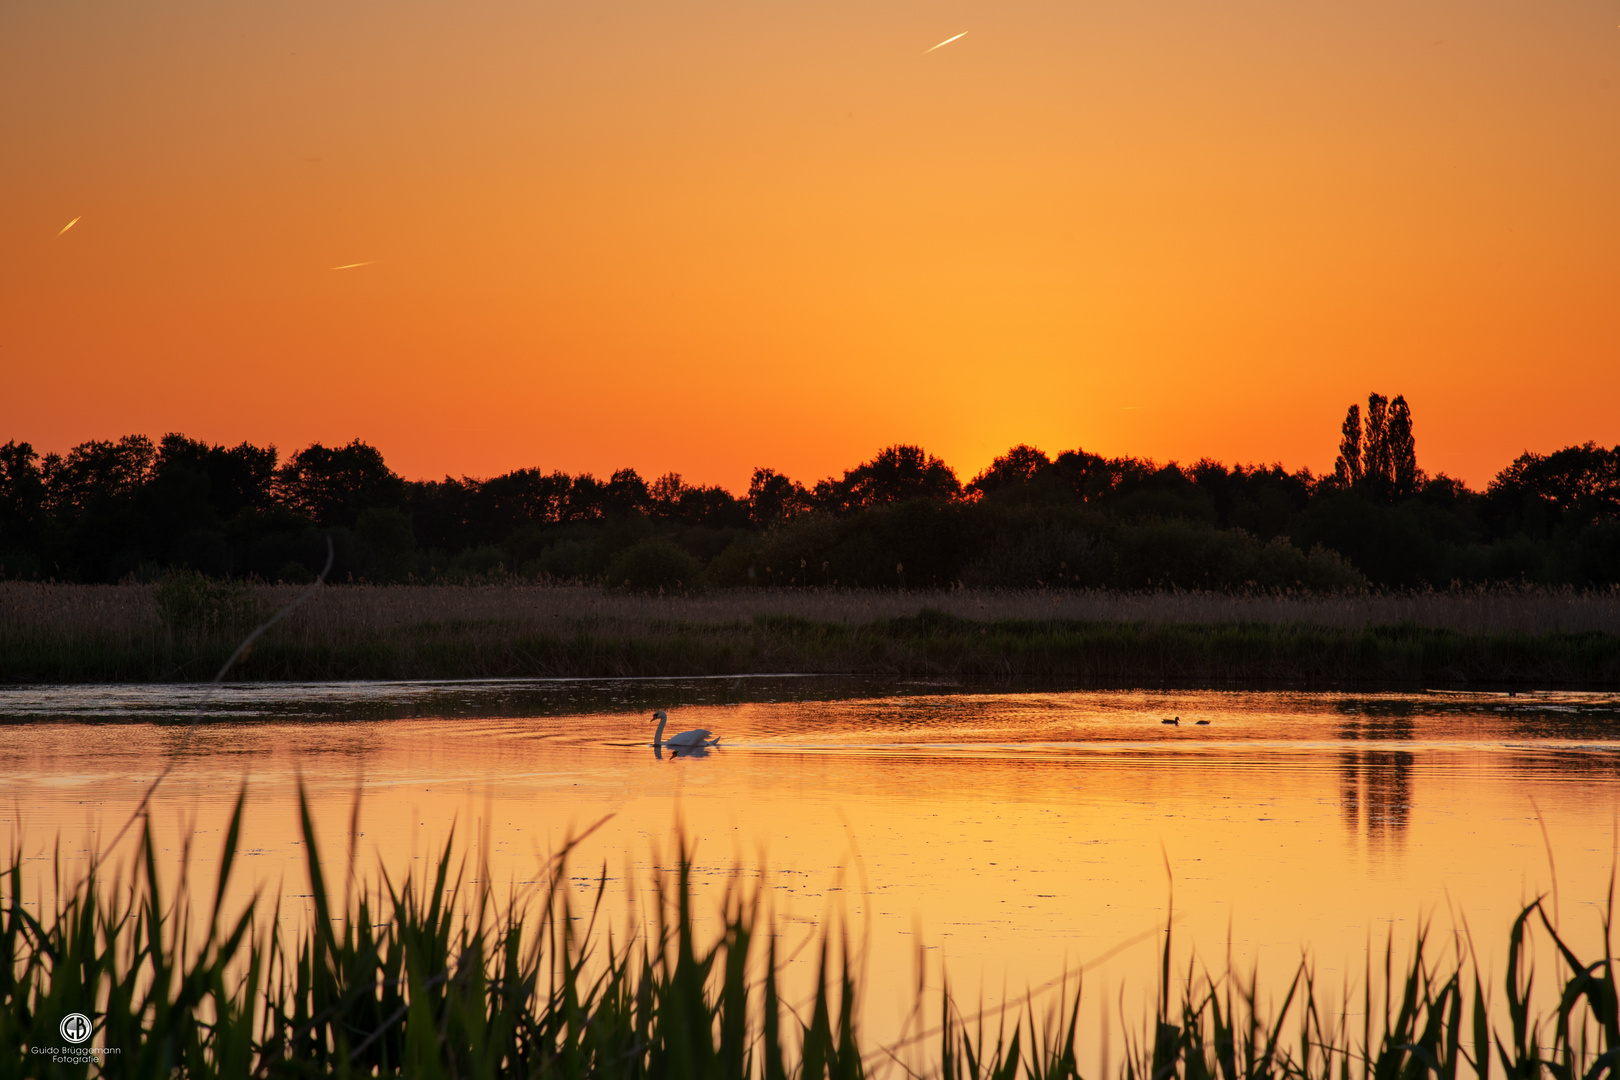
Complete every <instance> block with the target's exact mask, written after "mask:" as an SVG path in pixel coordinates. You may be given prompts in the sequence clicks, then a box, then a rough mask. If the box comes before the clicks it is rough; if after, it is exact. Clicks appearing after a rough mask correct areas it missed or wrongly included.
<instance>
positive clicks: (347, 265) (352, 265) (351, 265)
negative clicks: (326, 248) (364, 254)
mask: <svg viewBox="0 0 1620 1080" xmlns="http://www.w3.org/2000/svg"><path fill="white" fill-rule="evenodd" d="M375 264H376V260H375V259H373V260H372V261H371V262H363V263H344V264H343V265H342V266H334V267H332V269H333V270H353V269H354V268H355V267H357V266H373V265H375Z"/></svg>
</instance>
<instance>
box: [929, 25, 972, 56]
mask: <svg viewBox="0 0 1620 1080" xmlns="http://www.w3.org/2000/svg"><path fill="white" fill-rule="evenodd" d="M965 37H967V31H966V30H964V31H962V32H961V33H960V34H957V35H956V37H948V38H946V39H945V40H944V41H942V42H940V43H939V44H938V45H935V46H934V49H938V48H940V47H941V46H945V45H949V44H950V43H951V42H953V41H955V40H956V38H965ZM934 49H924V50H923V55H924V56H927V55H928V54H929V53H931V52H933V51H934Z"/></svg>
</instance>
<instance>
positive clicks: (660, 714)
mask: <svg viewBox="0 0 1620 1080" xmlns="http://www.w3.org/2000/svg"><path fill="white" fill-rule="evenodd" d="M652 718H653V719H654V720H668V719H669V714H668V713H667V712H665V711H664V710H663V709H659V710H658V711H657V712H655V713H653V716H652Z"/></svg>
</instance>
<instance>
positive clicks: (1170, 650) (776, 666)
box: [0, 610, 1620, 689]
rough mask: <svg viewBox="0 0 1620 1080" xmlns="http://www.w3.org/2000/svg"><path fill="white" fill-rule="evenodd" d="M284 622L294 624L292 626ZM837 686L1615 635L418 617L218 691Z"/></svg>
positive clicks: (1304, 664) (5, 664)
mask: <svg viewBox="0 0 1620 1080" xmlns="http://www.w3.org/2000/svg"><path fill="white" fill-rule="evenodd" d="M289 622H290V620H289ZM242 636H243V635H242V634H240V633H238V632H236V631H235V630H234V629H232V630H230V631H228V632H225V631H213V632H207V631H192V632H184V631H173V630H169V629H166V628H163V627H155V628H152V629H147V630H139V631H127V630H126V631H122V632H120V631H115V630H103V629H98V628H96V627H93V626H85V627H80V628H77V629H75V630H73V631H71V632H69V631H66V630H58V631H57V632H54V633H19V632H17V631H16V630H15V629H11V628H7V629H5V630H0V685H40V684H82V683H153V682H158V683H199V682H207V681H209V680H210V679H212V678H213V676H214V673H215V672H216V671H218V670H219V668H220V667H221V665H223V664H224V662H225V661H226V659H227V658H228V657H229V656H230V655H231V653H232V652H233V651H234V650H235V648H236V647H237V645H238V643H239V642H240V641H241V638H242ZM784 673H792V674H801V675H850V676H881V677H892V678H948V679H954V680H958V681H961V682H963V683H968V684H979V685H1008V684H1014V683H1019V684H1034V685H1042V684H1046V685H1051V684H1063V685H1070V686H1076V687H1092V688H1119V687H1158V686H1165V687H1169V686H1175V687H1183V688H1189V689H1191V688H1220V687H1233V688H1235V687H1249V688H1260V687H1271V688H1277V689H1285V688H1286V689H1331V688H1338V687H1345V688H1355V689H1370V688H1382V689H1416V688H1428V687H1433V688H1444V689H1458V688H1485V687H1494V688H1503V689H1508V688H1514V689H1525V688H1541V689H1551V688H1557V689H1612V688H1615V687H1617V686H1620V634H1616V633H1610V632H1605V631H1595V630H1588V631H1577V632H1565V631H1552V632H1545V633H1529V632H1518V631H1509V632H1498V633H1474V634H1469V633H1463V632H1459V631H1455V630H1449V629H1443V628H1432V627H1421V626H1416V625H1412V624H1404V625H1396V626H1371V627H1365V628H1343V627H1326V626H1319V625H1308V624H1299V623H1262V622H1231V623H1149V622H1092V621H1079V620H1065V619H1045V620H973V619H964V618H960V617H958V616H954V615H949V614H946V613H944V612H939V611H932V610H924V611H922V612H920V613H919V614H917V615H913V616H901V617H897V618H889V619H881V620H874V621H872V622H867V623H859V624H845V623H830V622H816V621H812V620H808V619H802V618H791V617H786V616H756V617H754V618H752V619H749V620H738V621H734V622H729V623H692V622H682V621H675V620H659V621H657V622H653V623H630V622H627V621H625V620H622V619H616V618H600V617H593V618H581V619H572V620H561V619H554V620H551V621H550V623H549V624H548V625H536V623H535V622H534V621H532V620H511V619H498V620H495V619H485V620H447V621H430V622H421V623H414V624H407V625H403V626H394V627H376V626H372V627H366V626H331V627H320V628H311V627H308V626H305V627H299V626H297V625H288V626H285V627H277V628H274V629H272V630H271V631H270V632H269V633H267V634H266V635H265V636H264V637H263V638H261V639H260V640H259V641H258V642H257V643H256V644H255V645H254V647H253V648H252V649H251V650H250V651H249V652H248V654H247V655H246V656H245V657H243V658H242V659H241V660H240V661H238V663H237V664H236V665H235V667H233V668H232V670H231V671H230V673H229V676H228V679H229V681H231V682H305V681H321V682H325V681H350V680H419V679H449V680H454V679H490V678H494V679H509V678H613V677H621V678H624V677H629V678H635V677H640V678H649V677H658V678H682V677H685V678H693V677H701V676H740V675H780V674H784Z"/></svg>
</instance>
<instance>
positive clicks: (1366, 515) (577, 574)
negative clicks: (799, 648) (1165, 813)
mask: <svg viewBox="0 0 1620 1080" xmlns="http://www.w3.org/2000/svg"><path fill="white" fill-rule="evenodd" d="M327 537H331V538H332V540H333V542H334V544H335V546H336V550H337V565H336V569H335V571H334V574H333V580H335V581H340V582H341V581H345V580H359V579H366V580H372V581H407V580H469V579H475V578H485V579H487V578H496V577H504V576H522V577H528V578H549V579H561V580H584V581H591V582H599V583H602V584H605V585H608V586H611V587H616V588H631V589H649V590H656V589H692V588H700V587H705V586H715V587H748V586H779V587H782V586H789V587H800V588H811V587H817V586H834V585H836V586H843V587H877V588H905V587H913V588H915V587H927V586H944V585H951V584H957V583H962V584H965V585H969V586H977V587H1020V588H1022V587H1049V588H1074V587H1087V588H1091V587H1108V588H1124V589H1141V588H1159V587H1177V588H1214V589H1252V588H1296V589H1314V590H1333V589H1344V588H1359V587H1363V586H1365V585H1367V584H1372V585H1377V586H1385V587H1397V588H1420V587H1441V588H1444V587H1447V586H1449V585H1451V584H1452V583H1454V582H1464V583H1480V582H1521V581H1525V582H1533V583H1539V584H1560V585H1573V586H1577V587H1597V586H1612V585H1615V584H1617V583H1620V447H1615V448H1613V449H1605V448H1603V447H1599V446H1595V445H1593V444H1591V443H1587V444H1585V445H1583V446H1571V447H1567V448H1565V449H1563V450H1559V451H1557V452H1556V453H1552V454H1547V455H1540V454H1533V453H1525V454H1523V455H1521V456H1520V457H1519V458H1518V459H1517V460H1515V461H1514V462H1513V463H1511V464H1510V465H1508V466H1507V467H1506V468H1505V469H1503V470H1502V471H1501V473H1499V474H1498V475H1497V476H1496V478H1495V479H1494V480H1492V481H1491V483H1490V484H1489V485H1488V486H1487V488H1486V489H1485V490H1484V491H1472V490H1470V489H1468V488H1467V487H1465V486H1464V485H1463V484H1462V483H1460V482H1458V481H1456V480H1453V479H1450V478H1448V477H1446V476H1444V475H1439V476H1434V477H1430V476H1428V475H1427V474H1426V473H1424V472H1423V471H1422V470H1421V469H1420V468H1419V466H1418V463H1417V450H1416V442H1415V439H1414V434H1413V422H1412V414H1411V410H1410V409H1409V408H1408V406H1407V402H1406V400H1405V398H1404V397H1401V396H1396V397H1395V398H1394V399H1393V400H1390V399H1387V398H1385V397H1384V396H1383V395H1381V394H1372V395H1370V396H1369V397H1368V399H1367V407H1366V411H1365V413H1363V412H1362V410H1361V409H1360V408H1359V407H1358V406H1355V405H1352V406H1351V407H1350V409H1349V412H1348V415H1347V416H1346V418H1345V421H1344V424H1343V427H1342V429H1341V440H1340V444H1339V457H1338V461H1337V462H1336V464H1335V467H1334V471H1333V473H1332V474H1330V475H1326V476H1322V477H1317V476H1313V475H1312V474H1311V473H1310V471H1309V470H1300V471H1297V472H1292V473H1290V472H1287V471H1285V470H1284V469H1283V468H1282V467H1281V466H1280V465H1232V466H1227V465H1223V464H1221V463H1219V462H1215V461H1211V460H1208V459H1204V460H1200V461H1197V462H1195V463H1193V464H1191V465H1185V466H1184V465H1180V464H1177V463H1174V462H1172V463H1170V464H1168V465H1160V464H1158V463H1156V462H1153V461H1149V460H1145V459H1141V458H1132V457H1120V458H1104V457H1101V456H1099V455H1096V454H1090V453H1087V452H1085V451H1084V450H1078V449H1076V450H1068V451H1064V452H1062V453H1060V454H1058V455H1057V456H1056V457H1055V458H1050V457H1048V456H1047V455H1046V454H1045V453H1043V452H1042V451H1041V450H1038V449H1036V448H1034V447H1031V446H1023V445H1020V446H1015V447H1013V448H1012V449H1010V450H1008V451H1007V453H1006V454H1004V455H1003V456H1001V457H998V458H997V459H996V460H995V461H994V462H992V463H991V465H990V466H989V467H988V468H987V469H985V470H984V472H982V473H981V474H980V475H978V476H977V477H975V478H974V479H973V480H972V481H970V482H969V483H967V484H965V485H964V484H962V483H961V482H960V481H959V480H958V478H957V476H956V474H955V473H954V472H953V471H952V470H951V469H950V468H949V466H947V465H946V464H945V463H944V462H943V461H941V460H940V459H939V458H937V457H934V456H932V455H930V454H928V453H926V452H925V451H924V450H923V449H922V448H921V447H917V446H903V445H902V446H891V447H889V448H887V449H885V450H882V451H881V452H879V453H878V454H877V455H876V456H875V457H873V458H872V459H871V460H870V461H866V462H863V463H861V464H860V465H857V466H856V467H854V468H852V469H849V470H847V471H846V472H845V473H844V474H843V475H842V476H841V477H828V478H826V479H824V480H821V481H819V482H817V483H815V484H813V485H811V486H809V487H806V486H805V485H803V484H801V483H799V482H797V481H794V480H792V479H790V478H789V477H787V476H784V475H782V474H781V473H779V472H776V471H775V470H772V469H767V468H759V469H756V470H755V471H754V475H753V479H752V482H751V483H750V484H749V488H748V491H747V493H746V494H745V495H743V496H742V497H740V498H739V497H737V496H735V495H733V494H731V493H730V492H728V491H726V490H724V489H722V488H718V487H700V486H692V485H688V484H686V483H685V482H684V481H683V480H682V479H681V477H680V476H679V475H677V474H674V473H671V474H668V475H665V476H662V477H660V478H658V479H656V480H654V481H652V482H651V483H648V482H646V481H645V480H643V479H642V478H641V477H640V476H639V475H638V474H637V473H636V472H635V470H633V469H621V470H619V471H618V472H615V473H614V474H613V475H612V476H611V477H609V478H608V479H607V480H599V479H597V478H596V477H594V476H592V475H590V474H588V473H585V474H580V475H577V476H571V475H569V474H567V473H562V472H555V471H554V472H545V471H543V470H541V469H518V470H516V471H514V472H510V473H507V474H505V475H503V476H496V477H492V478H489V479H473V478H470V477H461V478H459V479H458V478H452V477H448V476H447V477H445V478H444V479H443V480H439V481H407V480H404V479H402V478H401V477H399V476H397V475H395V474H394V473H393V472H392V471H391V470H389V468H388V466H387V465H386V463H385V462H384V460H383V457H382V455H381V454H380V453H379V452H378V451H377V450H376V449H375V448H373V447H371V446H368V445H366V444H365V443H363V442H360V441H358V440H356V441H354V442H351V443H350V444H348V445H347V446H340V447H326V446H322V445H320V444H316V445H313V446H309V447H306V448H305V449H303V450H300V451H298V452H297V453H295V454H292V455H291V456H290V457H288V458H287V459H286V460H285V461H282V460H281V459H280V455H279V454H278V453H277V451H276V449H275V447H256V446H252V445H250V444H248V443H243V444H241V445H239V446H236V447H231V448H227V447H223V446H210V445H207V444H205V443H201V442H197V441H195V440H192V439H188V438H186V437H185V436H183V435H177V434H171V435H166V436H164V437H163V439H162V440H161V441H159V442H158V443H156V444H154V443H153V442H152V441H151V440H150V439H148V438H146V437H145V436H140V435H131V436H126V437H125V438H122V439H119V440H118V441H116V442H100V441H96V442H87V443H84V444H83V445H81V446H78V447H75V448H74V449H73V450H72V451H71V452H69V453H68V454H67V455H66V456H60V455H56V454H50V455H46V456H45V457H43V458H41V457H40V455H39V454H37V453H36V452H35V451H34V450H33V449H32V447H30V446H29V444H27V443H24V442H15V441H13V442H8V443H6V444H5V445H4V446H0V577H3V578H16V577H23V578H35V579H56V580H68V581H87V582H94V581H106V582H111V581H120V580H126V579H131V578H133V579H135V580H155V579H157V578H160V577H162V576H163V575H164V574H165V573H167V572H171V571H174V570H181V569H188V570H191V571H195V572H198V573H202V574H206V575H209V576H214V577H226V576H230V577H258V578H261V579H265V580H271V581H276V580H284V581H305V580H309V579H310V578H312V577H313V575H314V572H315V569H316V568H318V567H319V566H320V565H321V564H322V563H323V562H324V561H325V557H326V538H327ZM902 567H903V569H901V568H902Z"/></svg>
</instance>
